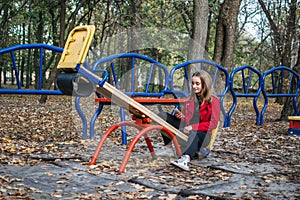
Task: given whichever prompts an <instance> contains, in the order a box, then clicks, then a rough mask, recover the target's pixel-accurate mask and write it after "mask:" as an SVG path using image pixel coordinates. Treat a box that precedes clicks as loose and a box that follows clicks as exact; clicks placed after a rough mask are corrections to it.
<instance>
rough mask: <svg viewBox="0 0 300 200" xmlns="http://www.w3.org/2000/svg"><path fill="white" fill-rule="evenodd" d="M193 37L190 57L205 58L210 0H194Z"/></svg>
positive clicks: (190, 58)
mask: <svg viewBox="0 0 300 200" xmlns="http://www.w3.org/2000/svg"><path fill="white" fill-rule="evenodd" d="M193 2H194V5H193V11H194V15H193V26H192V38H191V40H190V43H189V52H188V59H189V60H193V59H203V58H204V52H205V44H206V38H207V28H208V0H194V1H193Z"/></svg>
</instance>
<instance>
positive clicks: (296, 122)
mask: <svg viewBox="0 0 300 200" xmlns="http://www.w3.org/2000/svg"><path fill="white" fill-rule="evenodd" d="M288 119H289V121H290V127H289V129H288V133H289V134H295V135H300V116H289V117H288Z"/></svg>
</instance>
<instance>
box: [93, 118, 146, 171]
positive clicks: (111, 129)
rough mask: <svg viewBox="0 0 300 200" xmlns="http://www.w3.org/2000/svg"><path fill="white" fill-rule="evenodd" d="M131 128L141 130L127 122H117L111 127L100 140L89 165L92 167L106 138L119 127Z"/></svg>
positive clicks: (132, 123)
mask: <svg viewBox="0 0 300 200" xmlns="http://www.w3.org/2000/svg"><path fill="white" fill-rule="evenodd" d="M126 125H127V126H133V127H136V128H137V129H141V126H139V125H137V124H136V123H134V122H128V121H124V122H119V123H117V124H114V125H112V126H111V127H110V128H109V129H108V130H107V131H106V132H105V133H104V134H103V136H102V138H101V140H100V141H99V143H98V145H97V148H96V150H95V153H94V155H93V157H92V159H91V161H90V165H93V164H95V163H96V160H97V158H98V156H99V154H100V151H101V149H102V146H103V145H104V142H105V140H106V139H107V137H108V136H109V135H110V134H111V133H112V132H113V131H114V130H116V129H117V128H119V127H121V126H126Z"/></svg>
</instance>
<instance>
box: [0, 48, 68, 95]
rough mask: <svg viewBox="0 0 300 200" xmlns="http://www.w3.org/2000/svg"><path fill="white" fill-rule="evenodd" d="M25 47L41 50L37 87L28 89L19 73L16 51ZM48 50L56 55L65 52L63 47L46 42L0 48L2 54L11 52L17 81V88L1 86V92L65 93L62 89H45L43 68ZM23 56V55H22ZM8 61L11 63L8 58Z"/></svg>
mask: <svg viewBox="0 0 300 200" xmlns="http://www.w3.org/2000/svg"><path fill="white" fill-rule="evenodd" d="M23 49H38V50H39V70H38V72H39V74H38V81H37V89H34V90H33V89H26V88H24V87H23V86H22V84H21V79H20V74H19V66H18V65H17V61H16V56H15V54H16V52H17V51H20V50H23ZM47 50H50V51H51V54H52V55H53V56H55V53H59V54H60V53H61V52H63V48H59V47H55V46H50V45H46V44H23V45H16V46H12V47H7V48H4V49H0V55H4V54H7V53H9V54H10V56H11V62H12V67H13V70H14V76H13V75H12V76H13V77H14V78H15V79H16V82H17V88H12V89H11V88H10V89H7V88H0V94H42V95H62V94H63V93H62V92H61V91H60V90H54V89H50V90H45V89H43V69H44V67H43V66H44V65H45V64H46V63H45V62H46V61H47V60H46V58H45V53H46V51H47ZM20 57H21V56H20ZM6 63H9V62H8V60H6Z"/></svg>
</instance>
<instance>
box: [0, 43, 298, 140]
mask: <svg viewBox="0 0 300 200" xmlns="http://www.w3.org/2000/svg"><path fill="white" fill-rule="evenodd" d="M22 49H39V76H38V77H39V79H38V84H37V89H34V90H32V89H26V88H24V87H22V84H21V80H20V74H19V68H18V66H17V61H16V56H15V52H16V51H19V50H22ZM45 50H50V51H53V52H57V53H62V52H63V49H62V48H60V47H56V46H50V45H46V44H24V45H16V46H12V47H7V48H3V49H1V50H0V55H3V54H7V53H8V54H10V56H11V59H10V60H11V66H12V68H13V71H14V78H15V79H16V83H17V88H16V89H8V88H0V95H1V94H34V95H62V92H61V91H60V90H54V89H53V90H44V89H43V66H44V62H45ZM124 60H125V61H124ZM128 63H130V71H129V72H127V73H126V76H128V77H129V79H128V80H127V82H126V84H127V85H129V86H130V87H126V89H127V90H124V89H125V88H120V86H121V85H120V82H119V81H120V74H117V70H116V67H117V66H118V67H120V66H122V65H123V66H124V65H125V64H126V65H128ZM84 66H85V67H86V68H87V69H90V68H89V65H88V63H86V62H85V63H84ZM189 67H196V68H197V69H204V70H207V71H208V72H209V73H210V74H211V76H212V78H213V84H214V88H215V90H216V93H217V96H218V97H219V98H220V103H221V111H222V114H223V115H224V124H223V127H230V119H231V116H232V114H233V113H234V110H235V108H236V106H237V99H238V98H253V99H252V101H253V107H254V110H255V113H256V125H263V124H264V115H265V112H266V109H267V106H268V98H275V97H289V98H292V101H293V107H294V111H295V115H297V116H299V115H300V111H299V109H298V108H297V106H296V102H297V98H298V97H299V90H300V78H299V74H298V73H297V72H296V71H294V70H293V69H291V68H288V67H285V66H278V67H274V68H272V69H270V70H268V71H266V72H264V73H261V72H259V71H258V70H257V69H255V68H254V67H252V66H249V65H244V66H241V67H239V68H236V69H234V70H233V71H232V72H231V73H230V74H229V73H228V71H227V70H226V69H225V68H224V67H223V66H220V65H218V64H217V63H214V62H211V61H208V60H201V59H200V60H190V61H186V62H184V63H181V64H179V65H176V66H174V67H172V69H171V70H170V72H169V71H168V68H167V67H166V66H164V65H163V64H161V63H159V62H157V61H155V60H153V59H152V58H149V57H147V56H144V55H140V54H136V53H125V54H116V55H112V56H108V57H105V58H102V59H99V60H97V61H95V62H94V63H93V65H92V67H91V69H90V70H91V71H93V72H94V73H95V74H97V75H99V73H100V74H102V75H101V76H103V74H104V76H105V80H106V81H110V83H113V84H114V85H115V86H116V87H117V88H118V89H122V91H124V92H125V93H126V94H127V95H129V96H132V97H137V96H140V97H157V98H161V97H163V96H164V95H166V94H172V95H173V96H174V98H178V97H180V96H187V95H188V94H189V92H190V85H189V84H188V83H189V80H190V77H189V74H188V70H189ZM138 72H140V74H138ZM158 74H159V75H160V82H161V80H163V82H162V83H159V84H158V81H157V75H158ZM123 75H124V74H123ZM141 75H142V76H141ZM139 76H141V78H140V79H138V78H139ZM180 78H182V79H183V80H184V81H183V82H182V84H181V85H178V80H179V79H180ZM141 80H142V83H143V84H142V85H137V84H136V83H138V82H139V81H141ZM174 80H176V81H174ZM126 84H125V85H126ZM141 86H142V87H141ZM157 86H158V87H157ZM154 87H156V88H155V89H154V90H153V88H154ZM128 88H130V89H128ZM228 91H230V94H231V96H232V106H231V108H230V109H229V111H226V109H225V108H224V98H225V96H226V95H227V94H228ZM261 93H262V95H263V97H264V99H265V103H264V106H263V108H262V110H261V111H259V109H258V107H257V99H258V97H259V96H260V95H261ZM97 96H98V97H101V94H97ZM79 102H80V97H76V98H75V106H76V110H77V112H78V114H79V116H80V118H81V120H82V123H83V131H82V137H83V139H86V138H87V119H86V117H85V114H84V113H83V111H82V110H81V108H80V104H79ZM102 109H103V104H101V103H99V105H98V108H97V110H96V112H95V113H94V115H93V117H92V118H91V120H90V138H91V139H92V138H93V137H94V124H95V121H96V119H97V117H98V116H99V115H100V113H101V111H102ZM120 116H121V120H125V114H124V110H123V109H120ZM122 141H123V143H124V144H125V143H126V130H125V129H123V130H122Z"/></svg>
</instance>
